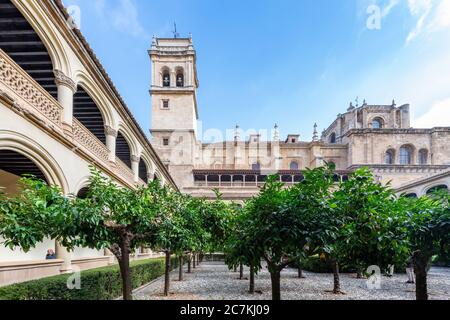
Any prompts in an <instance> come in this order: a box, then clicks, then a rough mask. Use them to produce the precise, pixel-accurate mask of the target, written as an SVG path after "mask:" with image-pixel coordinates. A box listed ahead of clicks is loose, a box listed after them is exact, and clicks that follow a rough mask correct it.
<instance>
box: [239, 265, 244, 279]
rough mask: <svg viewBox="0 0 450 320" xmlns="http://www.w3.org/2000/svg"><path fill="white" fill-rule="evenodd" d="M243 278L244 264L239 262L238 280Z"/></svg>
mask: <svg viewBox="0 0 450 320" xmlns="http://www.w3.org/2000/svg"><path fill="white" fill-rule="evenodd" d="M243 278H244V265H243V264H242V263H241V264H240V265H239V280H242V279H243Z"/></svg>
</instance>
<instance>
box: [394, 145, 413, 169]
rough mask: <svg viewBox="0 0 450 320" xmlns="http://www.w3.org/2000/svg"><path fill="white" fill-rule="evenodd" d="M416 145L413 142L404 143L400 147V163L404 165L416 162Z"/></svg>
mask: <svg viewBox="0 0 450 320" xmlns="http://www.w3.org/2000/svg"><path fill="white" fill-rule="evenodd" d="M415 149H416V148H415V147H414V145H412V144H409V143H407V144H404V145H402V146H401V147H400V149H399V152H398V156H399V163H400V164H402V165H412V164H414V163H415V156H414V152H415Z"/></svg>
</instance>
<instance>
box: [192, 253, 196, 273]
mask: <svg viewBox="0 0 450 320" xmlns="http://www.w3.org/2000/svg"><path fill="white" fill-rule="evenodd" d="M192 267H193V268H194V269H195V268H196V266H195V253H194V254H193V255H192Z"/></svg>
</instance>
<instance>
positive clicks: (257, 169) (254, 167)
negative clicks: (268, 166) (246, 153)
mask: <svg viewBox="0 0 450 320" xmlns="http://www.w3.org/2000/svg"><path fill="white" fill-rule="evenodd" d="M252 170H253V171H259V170H261V164H260V163H259V162H257V163H254V164H252Z"/></svg>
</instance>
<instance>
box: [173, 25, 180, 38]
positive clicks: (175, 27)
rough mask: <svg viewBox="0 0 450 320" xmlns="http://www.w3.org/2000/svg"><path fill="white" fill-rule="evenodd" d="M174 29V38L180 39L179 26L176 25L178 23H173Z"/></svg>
mask: <svg viewBox="0 0 450 320" xmlns="http://www.w3.org/2000/svg"><path fill="white" fill-rule="evenodd" d="M173 27H174V29H173V31H172V32H173V38H174V39H176V38H178V37H180V34H179V33H178V32H177V24H176V22H174V23H173Z"/></svg>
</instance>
